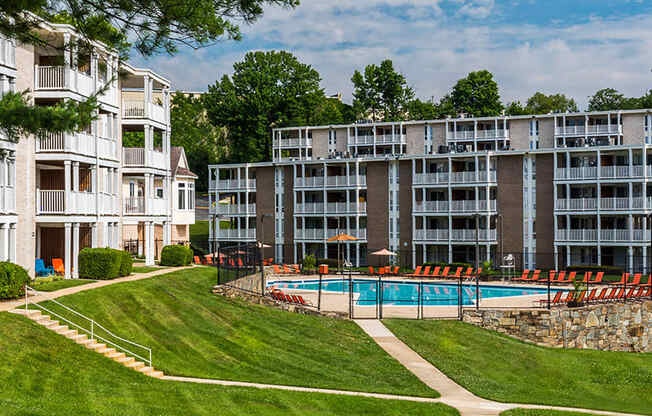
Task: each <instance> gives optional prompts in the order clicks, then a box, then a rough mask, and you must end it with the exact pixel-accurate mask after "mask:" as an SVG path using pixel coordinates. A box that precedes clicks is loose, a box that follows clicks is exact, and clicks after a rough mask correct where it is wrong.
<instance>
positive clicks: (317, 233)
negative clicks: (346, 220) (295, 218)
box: [294, 228, 367, 241]
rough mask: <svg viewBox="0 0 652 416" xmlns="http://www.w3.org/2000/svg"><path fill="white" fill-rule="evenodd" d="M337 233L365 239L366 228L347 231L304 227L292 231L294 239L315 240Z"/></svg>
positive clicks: (322, 239) (333, 235) (324, 238)
mask: <svg viewBox="0 0 652 416" xmlns="http://www.w3.org/2000/svg"><path fill="white" fill-rule="evenodd" d="M338 233H343V234H348V235H350V236H352V237H355V238H357V239H358V240H366V239H367V229H366V228H360V229H358V230H355V229H353V230H349V231H347V230H346V229H339V230H338V229H334V228H327V229H326V230H324V229H323V228H306V229H301V228H300V229H298V230H296V231H295V233H294V238H295V239H296V240H317V241H324V240H326V239H329V238H331V237H335V236H336V235H337V234H338Z"/></svg>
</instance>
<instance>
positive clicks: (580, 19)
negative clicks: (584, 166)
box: [133, 0, 652, 109]
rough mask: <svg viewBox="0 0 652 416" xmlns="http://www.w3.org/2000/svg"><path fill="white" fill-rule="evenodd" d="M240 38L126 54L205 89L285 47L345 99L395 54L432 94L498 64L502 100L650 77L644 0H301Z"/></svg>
mask: <svg viewBox="0 0 652 416" xmlns="http://www.w3.org/2000/svg"><path fill="white" fill-rule="evenodd" d="M241 30H242V33H243V40H241V41H237V42H236V41H223V42H219V43H217V44H215V45H212V46H210V47H206V48H202V49H199V50H192V49H190V48H184V47H181V48H180V51H179V53H178V54H176V55H175V56H172V57H171V56H169V55H165V54H163V55H159V56H156V57H153V58H150V59H149V60H144V59H143V58H140V57H135V59H133V61H134V63H136V64H137V65H145V66H149V67H150V68H152V69H154V70H155V71H156V72H158V73H160V74H161V75H163V76H166V77H167V78H168V79H170V80H171V81H172V88H173V89H174V90H176V89H180V90H192V91H205V90H206V89H207V86H208V85H209V84H214V83H215V81H216V80H217V79H220V78H221V77H222V76H223V75H224V74H231V73H232V70H233V63H234V62H237V61H239V60H241V59H242V57H243V56H244V55H245V54H246V53H247V52H248V51H250V50H281V49H282V50H287V51H290V52H292V53H293V54H295V55H296V56H297V57H298V58H299V59H300V60H301V61H302V62H303V63H306V64H309V65H311V66H312V67H313V68H315V69H316V70H317V71H318V72H319V74H320V75H321V77H322V83H321V85H322V88H324V90H325V93H326V94H329V95H330V94H335V93H338V92H339V93H342V94H343V97H344V101H345V102H350V101H351V92H352V84H351V76H352V75H353V71H354V70H356V69H358V70H361V71H362V70H363V69H364V67H365V66H366V65H368V64H372V63H375V64H378V63H380V62H381V61H382V60H384V59H387V58H389V59H391V60H392V61H393V62H394V66H395V68H396V69H397V70H398V71H399V72H401V73H402V74H403V75H404V76H405V77H406V79H407V81H408V84H409V85H410V86H412V87H413V88H414V89H415V92H416V95H417V96H418V97H420V98H422V99H430V98H431V97H434V98H435V100H438V99H439V98H440V97H441V96H442V95H444V94H446V93H448V92H449V91H450V89H451V88H452V86H453V85H454V84H455V82H456V81H457V80H458V79H460V78H463V77H464V76H466V75H467V74H468V73H469V72H471V71H476V70H480V69H487V70H489V71H491V72H492V73H493V74H494V77H495V79H496V81H497V82H498V86H499V88H500V95H501V98H502V100H503V102H505V103H506V102H509V101H513V100H521V101H522V102H525V101H526V100H527V98H528V97H530V96H531V95H533V94H534V93H535V92H537V91H540V92H543V93H546V94H551V93H564V94H566V95H568V96H571V97H573V98H575V99H576V101H577V102H578V103H579V105H580V107H581V109H584V108H585V107H586V103H587V101H588V97H589V96H590V95H592V94H593V93H594V92H595V91H597V90H598V89H600V88H606V87H610V88H616V89H617V90H619V91H620V92H622V93H624V94H626V95H628V96H641V95H643V94H644V93H645V91H646V90H647V89H650V88H652V72H651V69H652V0H545V1H542V0H302V3H301V5H300V6H298V7H297V8H296V9H286V8H280V7H266V8H265V13H264V15H263V16H261V17H260V19H259V20H258V21H256V22H255V23H254V24H253V25H250V26H249V25H245V26H241Z"/></svg>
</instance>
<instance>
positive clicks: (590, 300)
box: [586, 289, 598, 302]
mask: <svg viewBox="0 0 652 416" xmlns="http://www.w3.org/2000/svg"><path fill="white" fill-rule="evenodd" d="M597 292H598V289H593V290H591V293H589V296H587V297H586V301H587V302H593V300H594V299H595V294H596V293H597Z"/></svg>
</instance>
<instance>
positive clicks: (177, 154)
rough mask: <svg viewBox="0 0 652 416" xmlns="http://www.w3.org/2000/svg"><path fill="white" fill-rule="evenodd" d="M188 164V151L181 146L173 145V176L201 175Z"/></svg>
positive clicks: (171, 152)
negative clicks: (194, 171)
mask: <svg viewBox="0 0 652 416" xmlns="http://www.w3.org/2000/svg"><path fill="white" fill-rule="evenodd" d="M180 165H181V166H180ZM186 166H188V159H186V151H185V150H184V149H183V147H181V146H172V147H171V148H170V168H171V169H172V176H173V177H174V176H189V177H191V178H195V179H196V178H198V177H199V176H197V175H195V174H194V173H193V172H192V171H191V170H190V169H188V168H187V167H186Z"/></svg>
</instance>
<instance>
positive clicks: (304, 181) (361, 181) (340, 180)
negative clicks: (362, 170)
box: [294, 175, 367, 188]
mask: <svg viewBox="0 0 652 416" xmlns="http://www.w3.org/2000/svg"><path fill="white" fill-rule="evenodd" d="M366 185H367V177H366V176H365V175H358V176H355V175H351V176H348V177H347V176H326V185H325V186H327V187H344V186H366ZM294 186H295V187H296V188H321V187H323V186H324V177H323V176H307V177H304V178H294Z"/></svg>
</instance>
